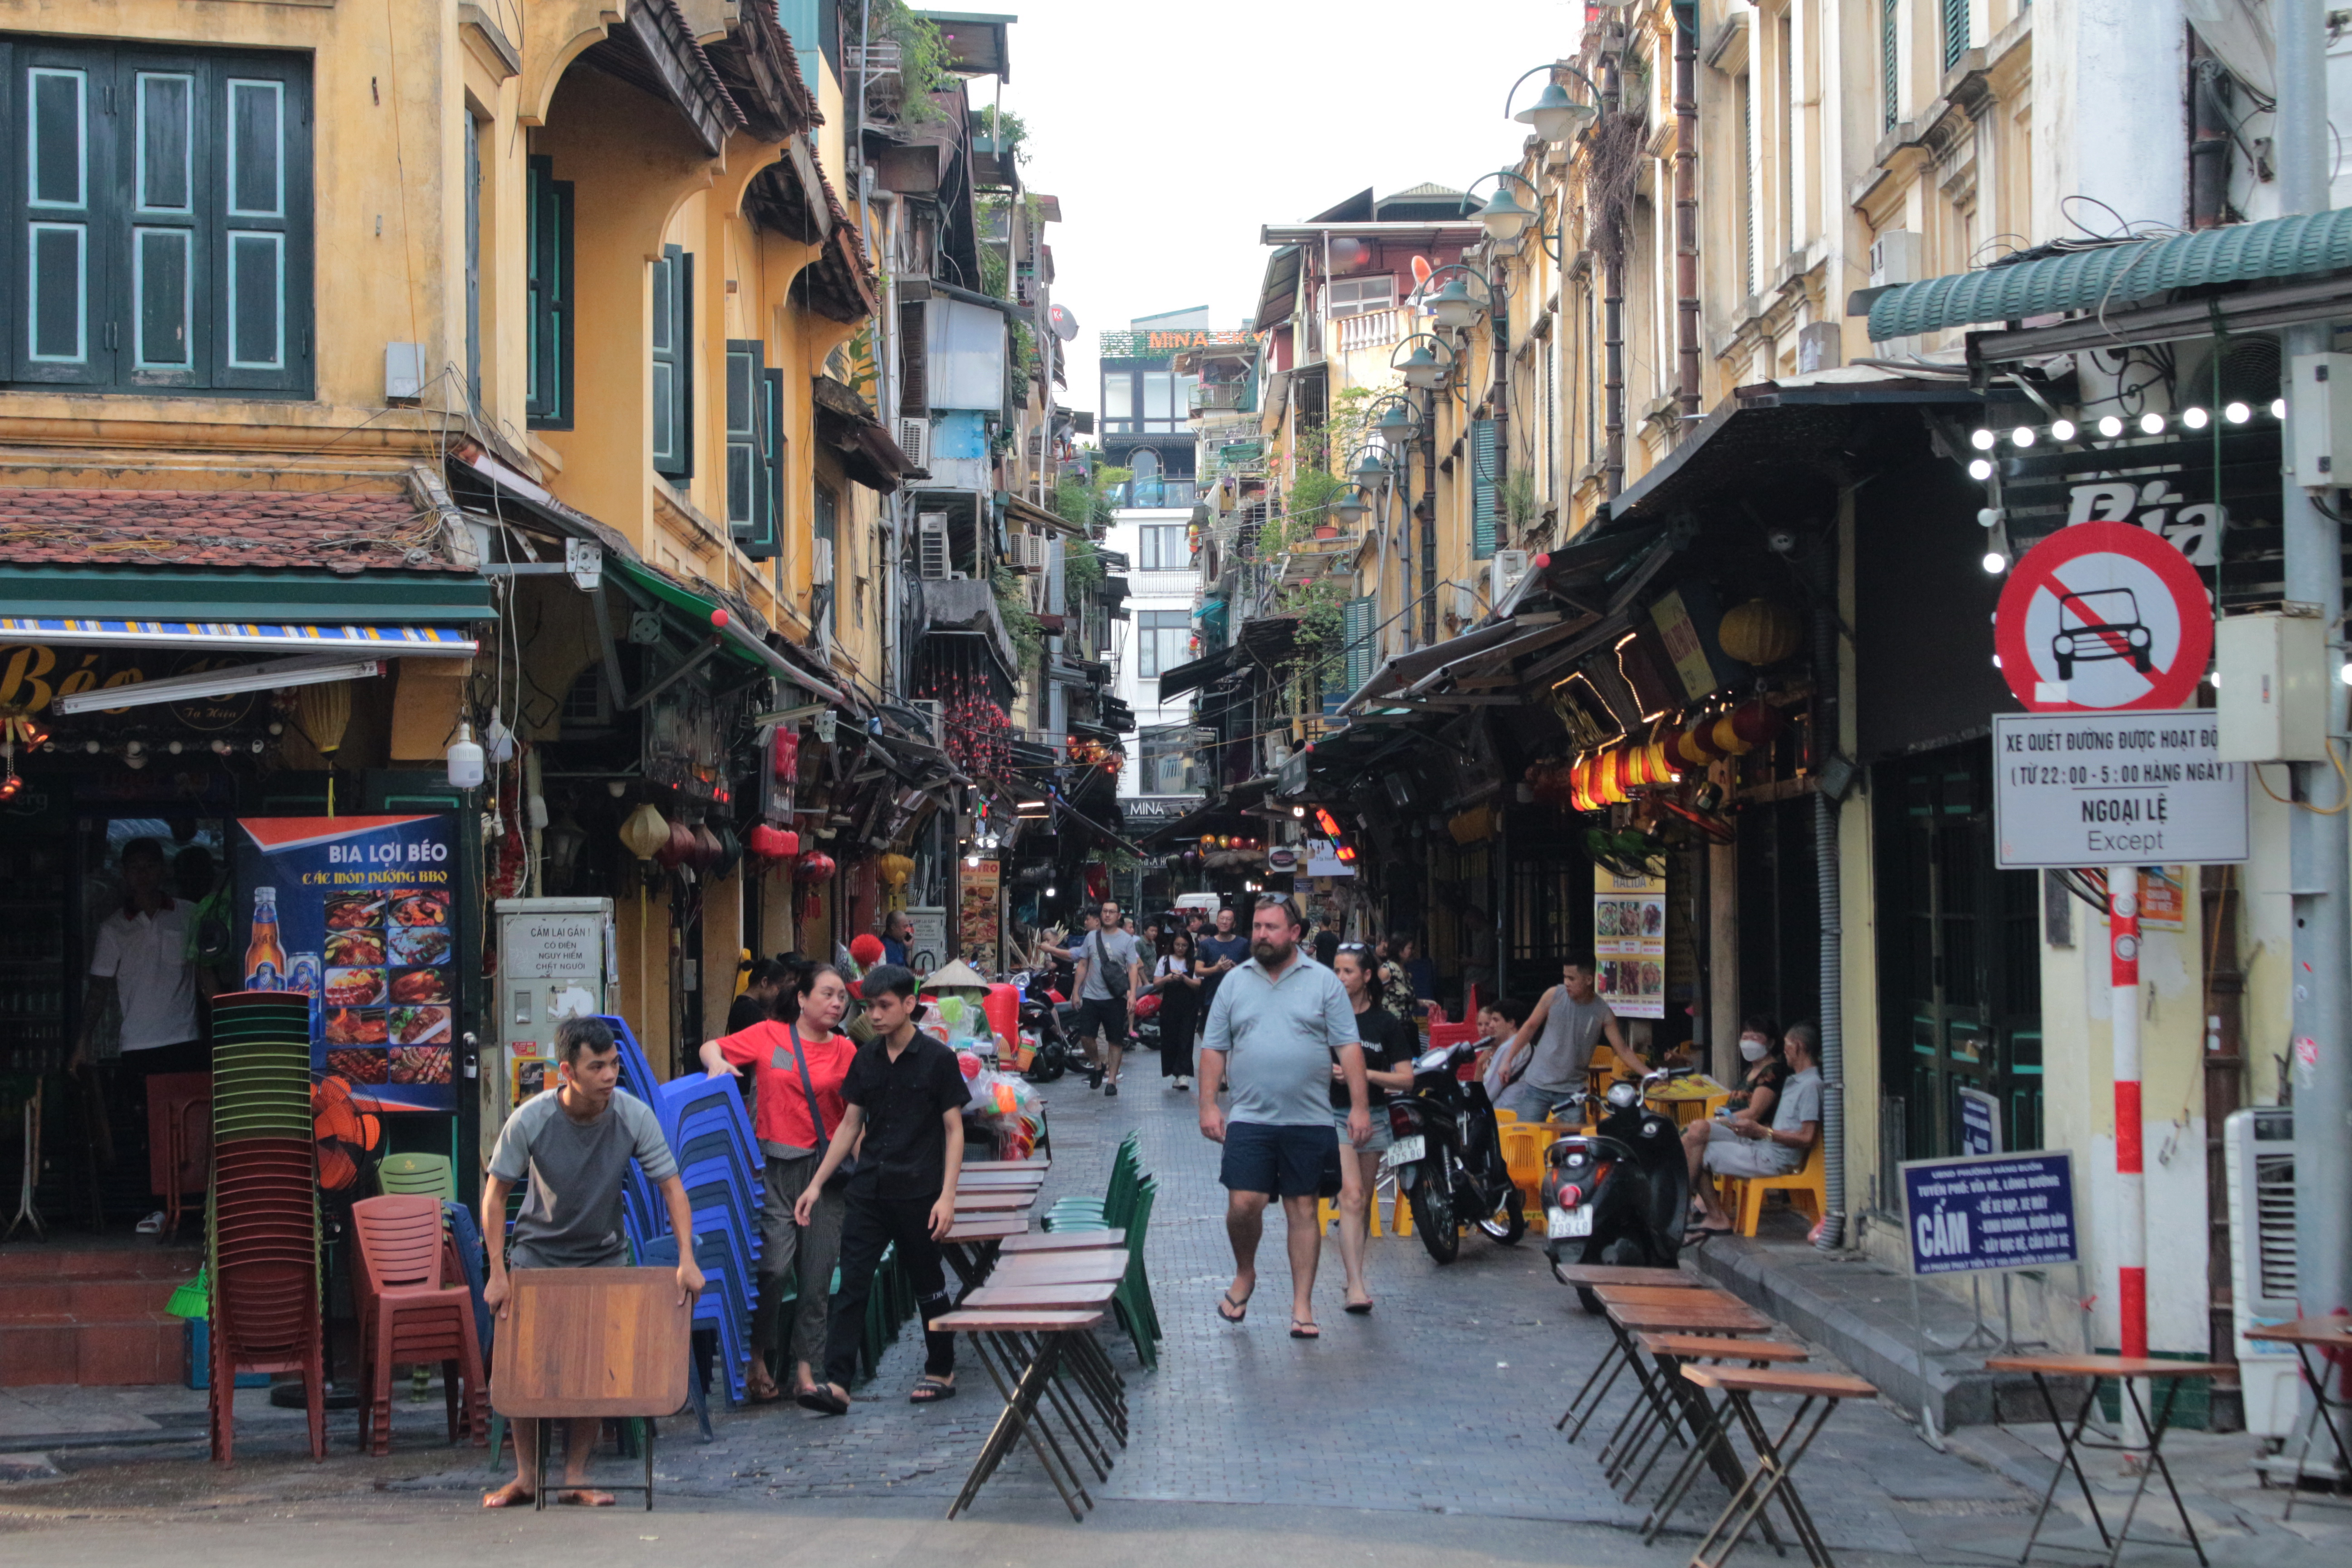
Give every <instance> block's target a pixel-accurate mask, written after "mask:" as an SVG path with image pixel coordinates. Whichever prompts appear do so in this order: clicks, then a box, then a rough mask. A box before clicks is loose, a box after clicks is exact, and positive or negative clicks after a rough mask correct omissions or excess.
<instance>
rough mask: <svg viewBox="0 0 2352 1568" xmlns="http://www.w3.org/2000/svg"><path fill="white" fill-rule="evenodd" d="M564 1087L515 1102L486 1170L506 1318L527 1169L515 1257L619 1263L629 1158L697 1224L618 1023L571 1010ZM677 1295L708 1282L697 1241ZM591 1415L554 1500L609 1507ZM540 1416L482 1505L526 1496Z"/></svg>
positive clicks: (559, 1068) (533, 1261) (487, 1226)
mask: <svg viewBox="0 0 2352 1568" xmlns="http://www.w3.org/2000/svg"><path fill="white" fill-rule="evenodd" d="M555 1054H556V1057H557V1058H558V1059H557V1065H556V1077H557V1082H556V1087H555V1088H553V1089H549V1090H547V1091H546V1092H544V1093H542V1094H537V1095H533V1096H532V1097H531V1098H530V1099H529V1100H524V1101H523V1102H522V1103H521V1104H520V1105H519V1106H517V1107H515V1112H514V1114H513V1115H512V1116H509V1117H508V1118H507V1124H506V1126H505V1127H504V1128H503V1129H502V1130H501V1131H499V1142H498V1147H497V1148H496V1149H494V1150H492V1151H491V1152H490V1179H489V1180H488V1182H487V1183H485V1184H483V1187H482V1234H483V1235H484V1236H485V1237H489V1238H490V1247H489V1254H490V1276H489V1283H488V1288H487V1289H484V1290H483V1292H482V1299H483V1300H485V1301H487V1302H488V1303H489V1305H490V1308H491V1310H494V1311H496V1312H497V1313H498V1315H499V1321H501V1322H504V1321H507V1318H508V1316H509V1312H510V1311H511V1310H512V1299H513V1293H514V1284H513V1281H512V1280H511V1279H509V1278H508V1275H507V1270H508V1268H509V1262H508V1258H507V1257H506V1248H505V1247H501V1246H499V1239H498V1238H499V1237H503V1236H505V1235H506V1233H507V1194H509V1193H510V1192H512V1191H513V1190H514V1189H515V1188H516V1187H517V1186H518V1185H520V1184H521V1183H522V1181H523V1179H524V1178H525V1177H526V1176H527V1177H529V1178H530V1190H529V1192H528V1193H527V1194H525V1196H524V1198H523V1204H522V1213H521V1214H520V1215H519V1216H517V1218H516V1220H515V1226H514V1237H513V1247H514V1258H513V1262H512V1267H514V1268H619V1267H624V1266H625V1265H626V1264H627V1263H628V1261H629V1244H628V1239H627V1237H625V1236H624V1235H623V1234H622V1231H621V1185H622V1183H623V1182H624V1181H625V1179H626V1177H627V1176H628V1173H629V1162H630V1161H631V1160H635V1161H636V1163H638V1164H640V1165H643V1166H644V1167H645V1169H646V1180H647V1181H649V1182H652V1183H653V1184H655V1185H656V1186H657V1187H659V1188H660V1189H661V1195H662V1203H663V1205H664V1206H665V1207H667V1209H668V1210H669V1227H670V1230H671V1232H672V1233H673V1234H675V1235H677V1236H692V1235H693V1234H694V1210H693V1207H692V1205H689V1204H688V1202H687V1199H686V1183H685V1181H684V1180H683V1179H681V1178H680V1177H679V1175H678V1173H677V1160H676V1159H674V1158H673V1157H672V1156H671V1154H670V1152H669V1141H668V1140H667V1139H666V1138H664V1137H663V1136H662V1130H661V1119H660V1118H659V1117H657V1116H656V1115H655V1114H654V1111H653V1108H652V1107H651V1106H649V1105H647V1104H646V1102H645V1101H644V1100H639V1099H637V1098H636V1097H635V1095H631V1094H626V1093H624V1092H623V1091H622V1090H621V1089H620V1088H619V1084H620V1081H621V1053H620V1049H619V1047H617V1046H615V1045H614V1043H613V1030H612V1027H611V1026H609V1025H607V1024H606V1023H605V1022H604V1020H603V1019H601V1018H572V1019H567V1020H566V1021H565V1022H564V1023H563V1024H562V1026H559V1027H558V1028H557V1029H556V1031H555ZM677 1288H678V1299H679V1300H681V1301H685V1300H689V1299H691V1298H692V1297H693V1296H695V1295H696V1294H697V1293H698V1292H699V1291H700V1290H701V1289H702V1270H701V1268H698V1266H697V1265H696V1263H695V1261H694V1249H693V1248H691V1247H679V1248H678V1260H677ZM601 1425H602V1421H601V1419H600V1418H599V1417H597V1416H593V1415H584V1416H576V1417H574V1418H572V1420H571V1421H569V1422H567V1423H566V1424H565V1436H564V1439H563V1489H562V1491H560V1492H558V1493H557V1494H556V1497H555V1500H556V1501H558V1502H562V1503H572V1504H576V1505H579V1506H581V1507H585V1508H610V1507H612V1506H613V1494H612V1493H611V1492H600V1491H593V1490H591V1489H589V1488H588V1486H587V1485H586V1484H585V1483H586V1481H587V1479H588V1456H589V1454H590V1452H591V1451H592V1450H593V1448H594V1447H595V1446H596V1429H597V1427H598V1426H601ZM539 1440H540V1431H539V1423H538V1422H537V1421H535V1420H530V1419H526V1418H520V1417H518V1418H517V1420H516V1421H515V1423H514V1449H515V1479H513V1480H511V1481H509V1482H508V1483H507V1484H506V1485H504V1486H502V1487H500V1488H499V1489H498V1490H496V1491H494V1492H490V1493H488V1494H486V1495H485V1496H484V1497H483V1499H482V1506H483V1507H484V1508H513V1507H516V1506H518V1505H519V1504H522V1503H527V1502H530V1500H531V1499H532V1495H533V1494H532V1491H531V1486H532V1482H533V1479H534V1474H535V1466H536V1457H537V1455H538V1452H539Z"/></svg>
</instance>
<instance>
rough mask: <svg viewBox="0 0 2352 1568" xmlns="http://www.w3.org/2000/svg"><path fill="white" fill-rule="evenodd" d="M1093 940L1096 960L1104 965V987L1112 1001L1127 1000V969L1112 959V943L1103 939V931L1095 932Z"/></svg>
mask: <svg viewBox="0 0 2352 1568" xmlns="http://www.w3.org/2000/svg"><path fill="white" fill-rule="evenodd" d="M1093 941H1094V944H1095V958H1094V961H1095V962H1096V963H1098V964H1100V965H1101V966H1102V983H1103V989H1104V990H1105V991H1108V992H1109V993H1110V999H1111V1000H1112V1001H1114V1002H1124V1001H1126V1000H1127V971H1126V970H1125V969H1123V968H1121V967H1119V966H1118V964H1115V963H1112V962H1111V961H1110V944H1109V943H1108V942H1105V941H1103V934H1102V932H1100V931H1097V932H1095V934H1094V938H1093Z"/></svg>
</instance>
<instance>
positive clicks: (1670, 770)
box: [1642, 735, 1675, 784]
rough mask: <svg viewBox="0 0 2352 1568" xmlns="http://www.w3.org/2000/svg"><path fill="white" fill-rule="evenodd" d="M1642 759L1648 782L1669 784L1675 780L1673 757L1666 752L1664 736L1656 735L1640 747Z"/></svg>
mask: <svg viewBox="0 0 2352 1568" xmlns="http://www.w3.org/2000/svg"><path fill="white" fill-rule="evenodd" d="M1642 760H1643V763H1645V764H1646V767H1647V771H1648V773H1649V775H1650V777H1649V781H1648V782H1649V783H1651V784H1672V783H1674V782H1675V759H1674V758H1673V757H1671V756H1669V755H1667V753H1666V738H1665V737H1664V735H1660V736H1658V737H1657V738H1656V739H1654V740H1653V741H1651V742H1650V743H1649V744H1647V745H1645V746H1643V748H1642Z"/></svg>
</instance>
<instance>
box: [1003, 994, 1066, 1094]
mask: <svg viewBox="0 0 2352 1568" xmlns="http://www.w3.org/2000/svg"><path fill="white" fill-rule="evenodd" d="M1051 980H1052V975H1051V973H1050V972H1047V971H1040V972H1038V973H1035V974H1015V975H1014V976H1013V984H1015V985H1017V986H1019V987H1020V988H1021V1026H1022V1027H1023V1028H1024V1029H1026V1030H1028V1031H1029V1032H1030V1033H1032V1034H1034V1035H1035V1036H1036V1037H1037V1054H1036V1055H1035V1056H1034V1057H1032V1058H1030V1059H1029V1070H1028V1071H1027V1072H1025V1073H1024V1074H1022V1075H1021V1076H1022V1077H1024V1078H1025V1079H1028V1080H1029V1081H1030V1082H1031V1083H1052V1082H1053V1081H1054V1080H1055V1079H1058V1078H1060V1077H1061V1076H1062V1075H1063V1074H1064V1073H1066V1072H1068V1071H1069V1070H1070V1068H1073V1067H1076V1066H1078V1065H1080V1063H1079V1061H1078V1054H1077V1052H1076V1050H1075V1049H1074V1048H1072V1047H1071V1045H1070V1037H1069V1032H1068V1031H1067V1030H1066V1029H1064V1028H1063V1027H1062V1014H1061V1009H1062V1007H1063V1006H1064V1005H1066V1004H1063V1003H1057V1002H1056V1001H1055V999H1054V993H1053V988H1052V985H1051V984H1050V982H1051Z"/></svg>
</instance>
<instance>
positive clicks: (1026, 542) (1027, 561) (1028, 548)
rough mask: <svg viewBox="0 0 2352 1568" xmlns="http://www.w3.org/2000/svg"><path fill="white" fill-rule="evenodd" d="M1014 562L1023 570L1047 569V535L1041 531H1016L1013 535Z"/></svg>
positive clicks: (1041, 570)
mask: <svg viewBox="0 0 2352 1568" xmlns="http://www.w3.org/2000/svg"><path fill="white" fill-rule="evenodd" d="M1011 542H1012V545H1013V557H1012V558H1013V566H1014V567H1015V568H1017V569H1018V570H1020V571H1023V572H1043V571H1044V570H1045V535H1044V534H1041V533H1016V534H1013V536H1012V541H1011Z"/></svg>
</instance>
